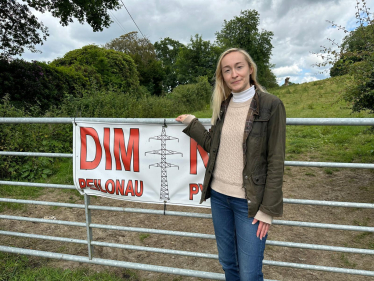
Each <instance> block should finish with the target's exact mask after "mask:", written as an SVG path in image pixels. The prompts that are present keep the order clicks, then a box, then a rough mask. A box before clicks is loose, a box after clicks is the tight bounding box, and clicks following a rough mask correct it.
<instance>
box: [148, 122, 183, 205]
mask: <svg viewBox="0 0 374 281" xmlns="http://www.w3.org/2000/svg"><path fill="white" fill-rule="evenodd" d="M165 127H166V126H163V127H162V131H161V135H159V136H155V137H151V138H149V139H148V141H150V140H151V139H154V140H160V141H161V149H158V150H152V151H147V152H146V153H145V155H147V153H150V154H159V155H161V162H159V163H155V164H151V165H149V168H151V166H155V167H160V168H161V190H160V199H161V200H163V201H169V200H170V197H169V187H168V176H167V171H166V169H167V168H172V167H177V168H178V170H179V166H178V165H174V164H171V163H167V162H166V155H173V154H181V155H182V157H183V153H181V152H177V151H172V150H168V149H166V141H168V140H178V142H179V139H178V138H176V137H172V136H167V135H166V131H165Z"/></svg>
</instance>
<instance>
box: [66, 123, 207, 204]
mask: <svg viewBox="0 0 374 281" xmlns="http://www.w3.org/2000/svg"><path fill="white" fill-rule="evenodd" d="M206 127H207V129H208V128H209V127H210V126H206ZM184 128H185V125H179V124H176V125H167V126H163V125H160V124H144V123H136V124H129V123H126V124H120V123H113V124H111V123H101V122H74V147H73V169H74V184H75V187H76V188H77V190H78V191H79V192H80V193H81V194H84V193H86V194H88V195H94V196H104V197H108V198H113V199H120V200H130V201H134V202H144V203H162V204H164V203H166V204H172V205H183V206H198V207H210V202H209V200H207V201H206V202H203V204H199V202H200V196H201V191H202V183H203V179H204V173H205V167H206V165H207V163H208V157H209V155H208V153H207V152H206V151H204V149H203V148H202V147H201V146H199V145H197V143H196V142H195V141H194V140H193V139H191V138H189V137H188V136H187V135H185V134H184V133H183V132H182V130H183V129H184Z"/></svg>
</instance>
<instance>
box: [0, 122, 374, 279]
mask: <svg viewBox="0 0 374 281" xmlns="http://www.w3.org/2000/svg"><path fill="white" fill-rule="evenodd" d="M74 120H76V121H102V122H111V123H148V124H149V123H153V124H165V123H166V124H175V123H176V121H174V119H132V118H76V119H75V118H0V123H2V124H6V123H15V124H19V123H34V124H35V123H39V124H69V123H70V124H71V123H72V122H73V121H74ZM200 120H201V121H202V122H203V123H209V122H210V119H200ZM287 125H322V126H327V125H336V126H374V118H288V119H287ZM1 155H7V156H27V157H30V156H31V157H68V158H71V157H72V156H73V155H72V154H63V153H35V152H12V151H1V152H0V157H1ZM285 165H286V166H304V167H330V168H361V169H374V164H363V163H362V164H361V163H330V162H302V161H285ZM0 184H1V185H13V186H35V187H48V188H59V189H75V187H74V186H73V185H63V184H43V183H30V182H13V181H0ZM0 202H8V203H20V204H32V205H44V206H55V207H68V208H78V209H84V210H85V214H86V222H85V223H84V222H76V221H61V220H49V219H40V218H33V217H20V216H10V215H0V219H7V220H18V221H28V222H35V223H48V224H57V225H68V226H79V227H84V228H86V230H87V237H86V239H72V238H66V237H56V236H46V235H37V234H31V233H21V232H12V231H3V230H2V231H0V235H7V236H14V237H27V238H34V239H44V240H51V241H59V242H68V243H76V244H85V245H87V247H88V254H87V256H77V255H67V254H61V253H55V252H46V251H38V250H30V249H24V248H15V247H8V246H1V245H0V251H3V252H8V253H15V254H24V255H33V256H38V257H46V258H53V259H62V260H68V261H75V262H84V263H91V264H99V265H107V266H115V267H122V268H128V269H137V270H147V271H154V272H160V273H169V274H176V275H183V276H191V277H199V278H208V279H216V280H224V275H223V274H220V273H214V272H203V271H197V270H189V269H181V268H172V267H165V266H156V265H149V264H140V263H131V262H125V261H118V260H108V259H102V258H99V257H94V256H93V247H94V246H104V247H113V248H119V249H127V250H136V251H147V252H153V253H163V254H172V255H184V256H189V257H196V258H209V259H218V256H217V255H215V254H206V253H198V252H189V251H178V250H172V249H162V248H152V247H144V246H136V245H124V244H118V243H107V242H100V241H94V240H93V239H92V230H93V229H94V228H97V229H98V228H100V229H110V230H120V231H131V232H141V233H153V234H163V235H177V236H181V237H194V238H201V239H215V237H214V235H211V234H202V233H193V232H181V231H170V230H160V229H147V228H137V227H124V226H118V225H106V224H95V223H91V210H102V211H114V212H130V213H142V214H154V215H167V216H183V217H195V218H201V219H211V215H210V214H203V213H190V212H176V211H165V210H164V211H162V210H153V209H139V208H121V207H110V206H97V205H91V204H90V196H88V195H84V204H70V203H58V202H45V201H35V200H20V199H11V198H0ZM284 203H286V204H301V205H318V206H330V207H347V208H367V209H374V204H371V203H354V202H336V201H323V200H322V201H321V200H300V199H288V198H285V199H284ZM273 224H274V225H286V226H299V227H300V226H301V227H310V228H323V229H336V230H346V231H348V230H349V231H359V232H371V233H374V227H367V226H353V225H339V224H325V223H313V222H302V221H286V220H274V221H273ZM266 244H267V245H273V246H280V247H292V248H299V249H312V250H323V251H335V252H342V253H356V254H365V255H374V250H370V249H359V248H348V247H335V246H328V245H317V244H306V243H293V242H283V241H271V240H268V241H267V242H266ZM373 264H374V263H373ZM264 265H271V266H281V267H290V268H298V269H308V270H318V271H327V272H336V273H345V274H356V275H364V276H374V271H367V270H357V269H346V268H337V267H328V266H318V265H310V264H299V263H289V262H282V261H271V260H264ZM269 281H270V280H269Z"/></svg>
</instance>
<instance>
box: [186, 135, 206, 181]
mask: <svg viewBox="0 0 374 281" xmlns="http://www.w3.org/2000/svg"><path fill="white" fill-rule="evenodd" d="M197 151H199V154H200V156H201V159H202V160H203V163H204V166H205V168H206V166H207V165H208V160H209V155H208V152H206V151H205V150H204V149H203V148H202V147H201V146H200V145H198V144H197V142H196V141H195V140H193V139H190V174H194V175H196V174H197Z"/></svg>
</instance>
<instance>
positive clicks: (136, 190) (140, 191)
mask: <svg viewBox="0 0 374 281" xmlns="http://www.w3.org/2000/svg"><path fill="white" fill-rule="evenodd" d="M135 195H136V196H137V197H141V196H142V195H143V181H140V189H139V191H138V181H137V180H136V181H135Z"/></svg>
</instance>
